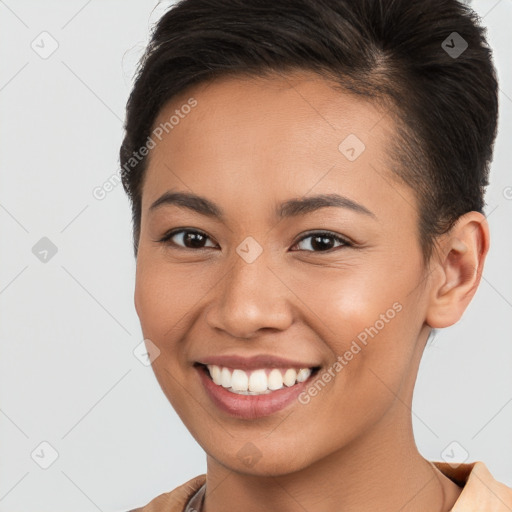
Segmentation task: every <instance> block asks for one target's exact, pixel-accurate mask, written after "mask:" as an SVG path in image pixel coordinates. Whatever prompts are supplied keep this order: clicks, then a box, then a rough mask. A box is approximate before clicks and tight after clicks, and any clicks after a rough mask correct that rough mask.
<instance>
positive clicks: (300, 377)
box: [297, 368, 311, 382]
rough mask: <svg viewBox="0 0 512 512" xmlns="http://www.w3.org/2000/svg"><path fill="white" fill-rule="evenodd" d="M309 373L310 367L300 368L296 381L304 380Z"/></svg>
mask: <svg viewBox="0 0 512 512" xmlns="http://www.w3.org/2000/svg"><path fill="white" fill-rule="evenodd" d="M310 375H311V369H310V368H301V369H300V370H299V373H298V374H297V382H304V381H305V380H307V379H308V377H309V376H310Z"/></svg>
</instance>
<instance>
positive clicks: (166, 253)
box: [135, 72, 489, 512]
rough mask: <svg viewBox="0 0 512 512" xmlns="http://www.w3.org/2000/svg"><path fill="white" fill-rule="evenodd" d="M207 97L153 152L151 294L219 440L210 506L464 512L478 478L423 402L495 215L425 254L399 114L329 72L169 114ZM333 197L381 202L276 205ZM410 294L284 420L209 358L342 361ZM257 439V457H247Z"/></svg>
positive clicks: (185, 388) (212, 453) (166, 348)
mask: <svg viewBox="0 0 512 512" xmlns="http://www.w3.org/2000/svg"><path fill="white" fill-rule="evenodd" d="M190 97H194V98H195V99H196V100H197V102H198V103H197V106H196V107H195V108H194V109H193V110H192V111H191V112H190V113H189V114H188V115H187V116H185V117H184V118H183V119H181V120H180V123H179V124H178V125H176V126H175V127H174V129H173V130H171V131H169V133H168V134H165V136H164V137H163V138H162V140H161V141H160V142H158V143H157V145H156V147H154V148H153V149H152V150H151V153H150V159H149V166H148V168H147V172H146V176H145V181H144V187H143V192H142V217H141V234H140V245H139V252H138V257H137V271H136V288H135V307H136V310H137V314H138V316H139V318H140V322H141V326H142V330H143V334H144V337H145V338H147V339H150V340H151V341H152V342H153V343H154V344H155V345H156V346H157V347H158V349H159V350H160V354H159V356H158V357H157V358H156V359H155V360H154V361H153V369H154V372H155V375H156V377H157V379H158V382H159V384H160V386H161V388H162V390H163V392H164V393H165V395H166V396H167V398H168V399H169V401H170V403H171V404H172V406H173V407H174V408H175V410H176V412H177V413H178V414H179V416H180V418H181V419H182V421H183V422H184V424H185V425H186V427H187V428H188V429H189V430H190V432H191V434H192V435H193V436H194V438H195V439H196V440H197V442H198V443H199V444H200V445H201V446H202V448H203V449H204V450H205V452H206V454H207V493H206V498H205V504H204V510H205V511H206V512H220V511H223V510H226V507H227V506H228V504H229V508H230V509H232V510H236V509H240V510H246V511H261V510H280V511H281V512H292V511H297V510H307V511H308V512H324V511H332V510H343V511H344V512H352V511H354V512H355V511H361V510H375V509H378V510H382V511H388V510H389V511H398V510H400V511H401V512H406V511H415V512H421V511H427V510H428V511H429V512H432V511H438V510H439V511H448V510H450V509H451V507H452V506H453V504H454V503H455V501H456V500H457V498H458V496H459V494H460V492H461V489H460V488H459V487H458V486H457V485H455V483H453V482H452V481H451V480H449V479H448V478H447V477H445V476H444V475H443V474H442V473H441V472H440V471H438V470H437V469H436V468H434V467H433V466H432V465H431V464H430V463H429V462H428V461H427V460H426V459H424V458H423V457H422V456H421V455H420V453H419V452H418V449H417V447H416V444H415V441H414V436H413V430H412V420H411V402H412V395H413V388H414V383H415V380H416V376H417V372H418V366H419V363H420V359H421V355H422V352H423V349H424V347H425V344H426V341H427V338H428V334H429V332H430V330H431V328H433V327H434V328H442V327H447V326H450V325H452V324H454V323H455V322H457V321H458V320H459V318H460V317H461V315H462V314H463V312H464V310H465V309H466V307H467V305H468V304H469V302H470V300H471V299H472V297H473V295H474V293H475V291H476V289H477V286H478V284H479V282H480V276H481V273H482V268H483V264H484V259H485V256H486V254H487V251H488V247H489V230H488V225H487V222H486V220H485V217H484V216H483V215H481V214H480V213H477V212H470V213H468V214H466V215H464V216H463V217H461V218H460V219H459V221H458V222H457V224H456V225H455V227H454V228H453V229H452V230H451V232H450V233H447V234H446V235H443V236H442V237H440V238H439V240H438V245H437V250H436V251H435V252H434V255H433V257H432V259H431V261H430V262H428V265H427V264H425V262H424V261H423V259H422V253H421V247H420V243H419V239H418V202H417V198H416V197H415V194H414V191H413V190H411V189H410V188H409V187H408V186H406V185H404V184H402V183H400V182H398V181H397V180H395V179H394V177H393V174H392V172H391V171H390V170H389V168H388V165H387V163H386V162H387V160H386V157H387V155H386V148H387V147H388V146H389V140H390V138H391V137H393V135H394V133H395V128H394V125H393V122H392V120H391V119H390V117H389V116H386V115H385V113H384V111H383V110H382V109H381V108H378V107H377V106H376V105H374V104H372V103H370V102H368V101H365V100H363V99H362V98H360V97H355V96H352V95H348V94H345V93H341V92H340V91H339V90H338V91H336V90H334V89H333V88H332V87H331V86H330V85H329V83H328V82H327V81H325V80H324V79H323V78H321V77H319V76H317V75H313V74H311V73H306V72H303V73H295V74H288V75H286V76H277V75H276V76H273V77H271V78H266V79H255V78H252V79H248V78H245V79H242V78H233V77H231V78H224V79H218V80H216V81H213V82H211V83H208V84H201V85H199V86H194V87H192V88H191V89H189V90H187V91H186V93H183V94H181V95H180V96H177V97H175V98H173V100H172V101H171V102H170V103H168V104H167V105H165V106H164V108H163V109H162V110H161V112H160V113H159V116H158V118H157V119H156V122H155V126H157V125H158V124H159V123H161V122H165V121H166V120H168V119H169V117H170V116H171V115H172V114H173V113H174V111H175V110H176V109H179V108H180V107H181V105H183V104H185V103H186V102H187V99H188V98H190ZM348 134H355V135H356V136H357V137H358V138H359V139H360V140H362V141H363V142H364V144H365V146H366V148H365V150H364V151H363V152H362V153H361V154H360V156H359V157H358V158H357V159H356V160H355V161H352V162H351V161H349V160H348V159H347V158H346V157H345V156H344V154H342V153H341V152H340V151H339V150H338V146H339V144H340V142H341V141H343V140H344V139H345V137H347V135H348ZM169 190H173V191H182V192H193V193H195V194H198V195H200V196H204V197H206V198H208V199H209V200H211V201H213V202H215V203H216V204H217V205H218V206H219V207H220V208H222V210H224V212H225V219H224V221H220V220H217V219H214V218H210V217H207V216H204V215H201V214H199V213H196V212H193V211H192V210H188V209H186V208H180V207H179V206H176V205H165V206H161V207H159V208H156V209H154V210H151V211H150V206H151V204H152V203H153V202H154V201H156V200H157V199H158V198H159V197H160V196H161V195H162V194H164V193H165V192H167V191H169ZM329 193H338V194H340V195H344V196H347V197H348V198H350V199H352V200H353V201H356V202H357V203H360V204H362V205H364V206H365V207H366V208H368V209H369V210H371V211H372V212H373V214H374V216H375V217H372V216H370V215H364V214H362V213H359V212H355V211H352V210H350V209H347V208H336V207H328V208H323V209H320V210H317V211H314V212H310V213H307V214H305V215H302V216H297V217H291V218H285V219H282V220H279V219H278V218H277V217H275V214H274V210H275V208H276V205H278V204H279V203H281V202H283V201H286V200H288V199H291V198H300V197H304V196H311V195H316V194H329ZM173 228H187V229H195V230H198V231H200V232H201V233H204V234H205V235H206V238H203V239H202V240H203V242H202V245H201V244H199V246H200V247H201V246H202V247H203V248H202V249H197V248H194V247H197V246H194V245H191V244H190V243H189V244H188V245H185V244H186V243H187V242H186V240H185V239H184V237H183V233H181V234H180V233H178V234H177V235H175V236H174V237H173V238H172V239H171V240H172V241H173V242H174V243H175V245H172V241H167V242H165V243H164V242H159V241H158V240H159V239H161V238H162V237H163V236H164V235H165V233H166V232H168V231H169V230H170V229H173ZM310 230H314V231H324V230H328V231H330V232H332V233H333V234H334V235H338V236H341V237H345V238H348V239H349V240H351V241H352V242H354V245H353V246H344V245H342V242H339V241H337V240H336V239H333V238H328V240H327V243H328V244H330V245H327V247H325V246H320V248H319V246H318V245H316V246H315V245H314V242H315V240H314V237H311V233H307V234H309V235H310V236H309V238H304V237H305V236H306V235H305V232H306V231H310ZM185 234H186V233H185ZM313 234H315V233H313ZM248 236H251V237H253V238H254V239H255V240H256V241H257V242H258V244H259V245H260V246H261V248H262V249H263V252H262V253H261V255H260V256H259V257H258V258H257V259H256V260H255V261H253V262H252V263H247V262H246V261H245V260H244V259H242V258H241V257H240V256H239V255H238V253H237V252H236V248H237V247H238V246H239V244H240V243H241V242H242V241H243V240H244V239H245V238H246V237H248ZM184 242H185V243H184ZM187 247H188V248H187ZM330 247H332V248H331V249H330V250H327V249H329V248H330ZM397 302H398V303H399V304H400V305H401V306H402V309H401V311H400V312H399V313H397V314H396V315H395V316H394V318H393V319H392V320H390V321H389V322H387V323H386V324H385V326H384V328H382V329H380V330H379V331H378V334H377V335H375V336H374V337H373V338H369V340H368V343H367V345H366V346H364V347H363V348H362V350H361V351H360V352H359V353H358V354H357V355H356V356H354V358H353V359H352V360H351V361H349V362H348V364H347V365H346V366H344V367H343V369H342V370H341V371H340V372H339V373H337V375H336V377H335V378H333V379H332V380H331V381H330V382H329V383H327V385H326V386H325V387H324V388H323V389H322V390H321V391H320V392H319V393H318V394H317V395H316V396H315V397H314V398H313V399H311V401H310V402H309V403H307V404H300V403H298V402H294V403H293V404H292V405H290V406H288V407H286V408H285V409H283V410H281V411H279V412H277V413H275V414H272V415H270V416H267V417H263V418H258V419H256V420H244V419H240V418H236V417H232V416H230V415H228V414H226V413H224V412H222V411H220V410H219V409H218V408H217V407H216V406H215V405H214V404H213V403H212V402H211V401H210V399H209V397H208V395H207V394H206V392H205V390H204V389H203V387H202V383H201V381H200V379H199V377H198V374H197V371H196V369H195V368H194V367H193V364H194V362H196V361H197V360H200V359H201V358H204V357H205V356H209V355H212V354H216V355H217V354H222V355H224V354H239V355H243V356H251V355H255V354H262V353H265V354H272V355H281V356H284V357H291V358H293V359H297V360H304V361H311V363H312V364H320V365H321V366H322V370H325V369H327V368H329V367H332V365H333V363H334V362H335V361H336V358H337V356H338V355H340V354H344V353H345V352H346V351H347V350H348V349H349V348H350V345H351V343H352V341H353V340H354V339H356V337H357V335H358V334H359V333H361V332H362V331H364V330H365V328H368V327H370V326H374V325H375V323H376V321H377V320H378V319H379V318H381V317H380V315H381V314H385V313H386V311H387V310H389V309H390V308H392V305H393V304H394V303H397ZM322 370H321V371H320V372H322ZM424 420H426V421H427V422H428V418H425V419H424ZM249 442H250V443H252V445H248V444H247V443H249ZM244 446H245V447H246V449H247V446H252V448H251V449H252V450H253V451H255V452H257V453H258V455H259V459H258V460H256V462H255V463H253V464H251V465H247V464H245V463H244V462H243V461H242V460H241V458H240V457H239V456H238V452H239V451H240V450H241V449H242V448H243V447H244ZM397 482H400V485H397Z"/></svg>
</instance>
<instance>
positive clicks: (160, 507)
mask: <svg viewBox="0 0 512 512" xmlns="http://www.w3.org/2000/svg"><path fill="white" fill-rule="evenodd" d="M433 464H434V465H435V466H436V467H437V468H438V469H439V471H441V473H443V474H444V475H446V476H447V477H448V478H449V479H450V480H452V481H453V482H455V483H456V484H457V485H459V486H460V487H463V489H462V492H461V493H460V496H459V499H458V500H457V502H456V503H455V505H454V506H453V508H452V512H511V511H512V489H511V488H510V487H507V486H506V485H505V484H502V483H501V482H498V481H497V480H495V479H494V477H493V476H492V475H491V473H490V472H489V470H488V469H487V466H486V465H485V464H484V463H483V462H481V461H477V462H471V463H467V464H460V465H459V466H457V467H456V468H453V467H452V466H450V464H448V463H447V462H434V461H433ZM205 491H206V475H205V474H202V475H199V476H196V477H194V478H192V479H190V480H189V481H188V482H185V483H184V484H182V485H180V486H179V487H176V489H174V490H173V491H170V492H166V493H164V494H161V495H160V496H157V497H156V498H154V499H153V500H152V501H151V502H150V503H148V504H147V505H146V506H145V507H141V508H136V509H133V510H130V511H129V512H201V508H202V503H203V500H204V493H205Z"/></svg>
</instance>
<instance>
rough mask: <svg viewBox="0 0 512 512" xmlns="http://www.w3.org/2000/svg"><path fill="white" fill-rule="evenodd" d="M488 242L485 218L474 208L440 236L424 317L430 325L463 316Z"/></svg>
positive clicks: (441, 324) (447, 323) (445, 324)
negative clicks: (433, 275) (425, 315)
mask: <svg viewBox="0 0 512 512" xmlns="http://www.w3.org/2000/svg"><path fill="white" fill-rule="evenodd" d="M489 244H490V236H489V225H488V223H487V219H486V218H485V217H484V216H483V215H482V214H481V213H479V212H475V211H472V212H468V213H466V214H465V215H463V216H461V217H460V218H459V220H458V221H457V223H456V224H455V226H454V227H453V228H452V229H451V230H450V232H449V233H447V234H446V235H444V236H443V237H442V240H441V241H440V244H439V257H438V260H437V262H436V263H435V265H436V267H437V268H436V269H435V270H436V273H435V275H436V277H435V278H433V279H432V280H431V290H430V297H429V304H428V310H427V317H426V322H427V324H428V325H429V326H430V327H433V328H443V327H449V326H450V325H453V324H455V323H456V322H457V321H458V320H459V319H460V318H461V317H462V315H463V313H464V311H465V310H466V308H467V306H468V305H469V303H470V302H471V299H472V298H473V296H474V294H475V292H476V290H477V288H478V285H479V284H480V279H481V276H482V271H483V267H484V261H485V257H486V255H487V252H488V250H489Z"/></svg>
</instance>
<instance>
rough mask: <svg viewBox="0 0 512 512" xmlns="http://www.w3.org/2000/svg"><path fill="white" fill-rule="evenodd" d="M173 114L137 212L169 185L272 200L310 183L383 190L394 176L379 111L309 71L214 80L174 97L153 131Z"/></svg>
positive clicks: (386, 122)
mask: <svg viewBox="0 0 512 512" xmlns="http://www.w3.org/2000/svg"><path fill="white" fill-rule="evenodd" d="M191 98H192V99H193V100H194V102H195V106H194V107H193V108H188V107H186V108H185V106H186V105H189V104H191V103H190V99H191ZM172 116H174V122H173V125H172V128H171V129H168V133H167V132H165V131H164V133H163V134H162V136H161V140H156V142H157V144H156V146H155V147H154V149H152V150H151V153H150V159H149V165H148V169H147V173H146V177H145V186H144V193H143V209H144V208H147V206H148V204H149V202H150V201H153V200H154V199H155V198H156V194H158V193H160V194H161V193H162V192H163V191H164V190H165V189H169V188H174V187H178V188H189V189H192V190H194V192H196V193H203V194H205V195H210V196H212V195H213V196H221V197H226V198H227V197H231V198H233V197H240V196H241V195H242V196H243V195H244V189H245V190H247V191H248V192H249V194H248V196H247V197H246V198H245V199H247V200H252V198H255V195H257V194H258V193H260V194H262V195H263V194H264V195H265V196H266V197H271V198H274V199H276V200H277V199H278V198H281V196H287V195H297V194H299V195H304V194H306V193H307V192H308V190H311V189H312V188H314V189H315V192H317V193H328V192H330V191H340V190H341V191H343V192H347V191H348V192H349V194H352V195H353V196H357V195H360V196H361V195H368V193H371V192H372V191H373V192H374V193H375V194H379V193H381V194H382V191H383V181H382V180H383V177H382V176H383V173H384V174H385V175H386V176H387V179H388V180H390V179H391V180H392V176H391V173H390V172H389V169H388V168H389V164H388V162H387V148H388V147H389V143H390V141H391V140H392V137H393V136H394V133H395V132H394V125H393V123H392V121H391V119H390V117H389V116H387V115H386V113H385V110H384V109H383V108H382V107H380V106H378V105H377V104H375V103H373V102H370V101H368V100H365V99H364V98H362V97H358V96H355V95H353V94H347V93H346V92H342V91H341V90H339V89H338V90H337V89H335V88H334V86H333V84H332V83H329V82H328V81H326V80H325V79H323V78H321V77H319V76H318V75H316V74H314V73H305V72H302V73H295V74H287V75H274V76H271V77H265V78H261V77H258V78H253V77H224V78H222V79H216V80H214V81H212V82H208V83H203V84H200V85H198V86H194V87H191V88H189V89H187V90H186V91H185V92H183V93H182V94H180V95H179V96H176V97H174V98H173V99H172V100H171V101H170V102H168V103H167V104H166V105H165V106H164V108H162V110H161V111H160V113H159V115H158V116H157V118H156V120H155V123H154V126H153V128H155V127H158V126H164V125H165V123H166V122H167V124H168V125H169V120H170V118H171V117H172ZM168 128H169V126H168ZM343 189H345V190H343ZM249 196H250V197H249ZM395 199H396V198H395ZM254 200H257V199H254Z"/></svg>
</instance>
